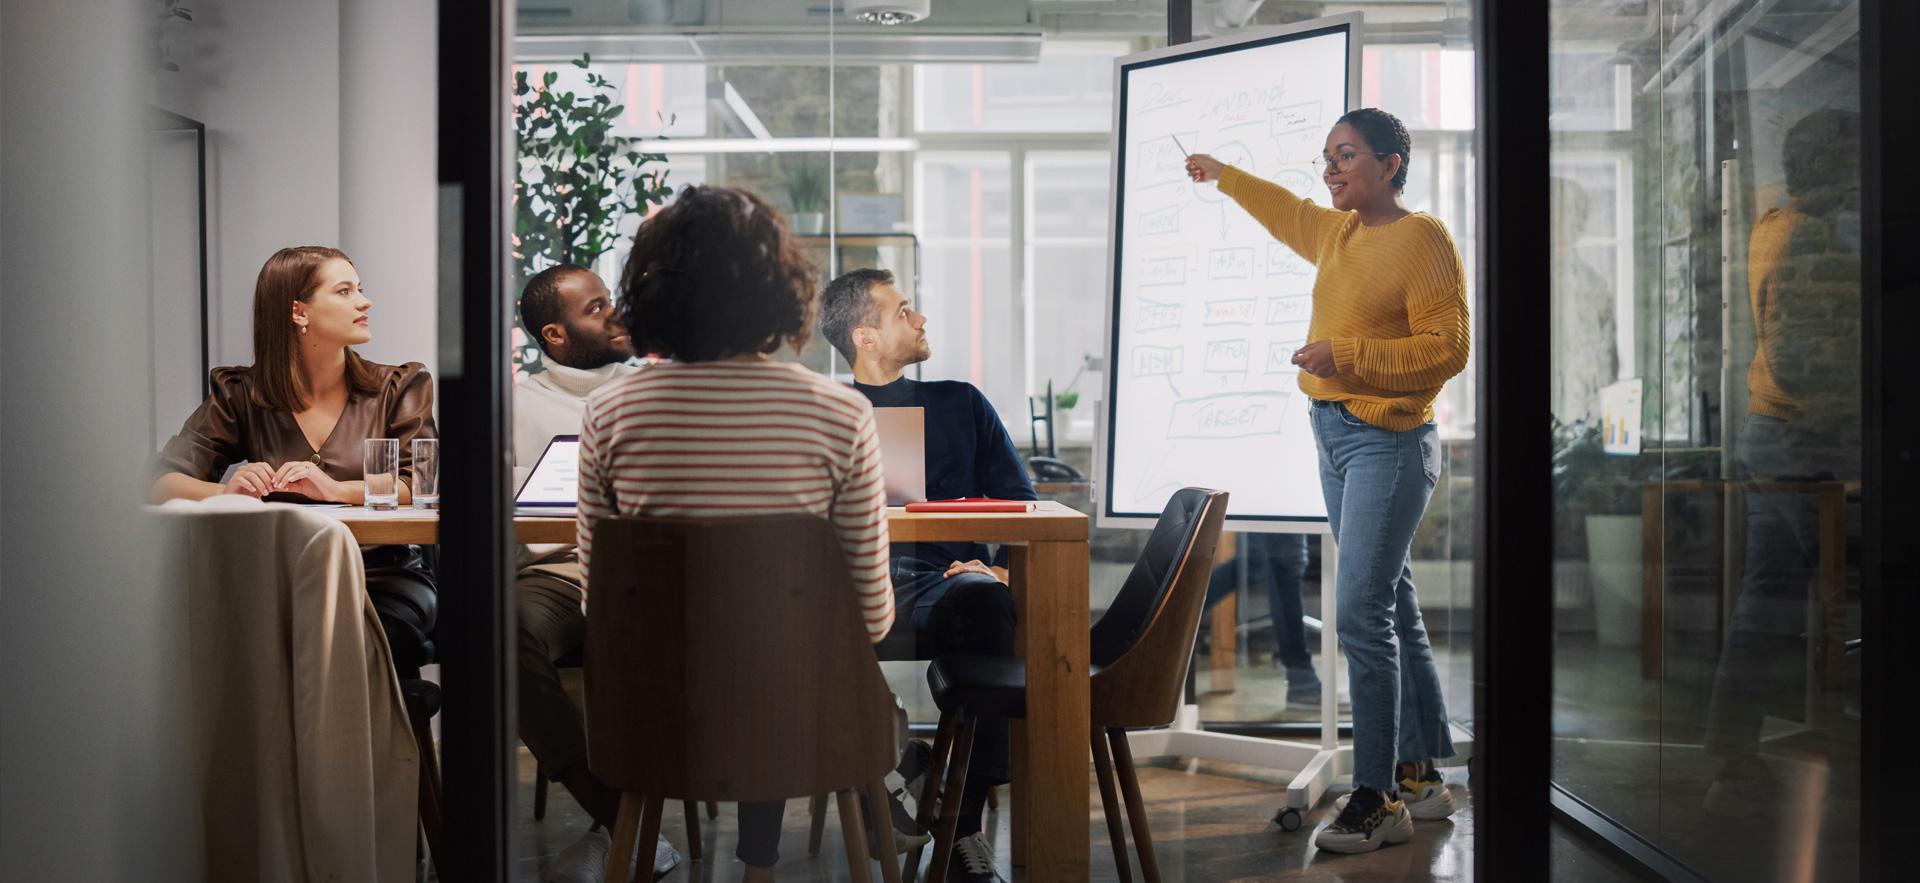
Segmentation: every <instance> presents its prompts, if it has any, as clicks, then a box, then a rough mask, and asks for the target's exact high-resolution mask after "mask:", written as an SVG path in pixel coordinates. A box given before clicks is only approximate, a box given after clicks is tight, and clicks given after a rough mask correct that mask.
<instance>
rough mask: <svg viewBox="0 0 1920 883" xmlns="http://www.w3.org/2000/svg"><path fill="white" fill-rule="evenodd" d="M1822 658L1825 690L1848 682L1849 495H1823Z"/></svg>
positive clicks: (1842, 491) (1836, 490)
mask: <svg viewBox="0 0 1920 883" xmlns="http://www.w3.org/2000/svg"><path fill="white" fill-rule="evenodd" d="M1819 586H1820V636H1821V641H1820V657H1819V660H1820V662H1819V670H1820V680H1821V684H1822V686H1824V687H1825V688H1826V689H1828V690H1841V689H1845V688H1846V682H1847V658H1846V647H1847V492H1846V490H1845V489H1844V488H1840V487H1835V488H1832V489H1830V490H1822V491H1821V492H1820V582H1819Z"/></svg>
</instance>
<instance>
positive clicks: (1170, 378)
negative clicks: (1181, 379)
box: [1161, 374, 1186, 399]
mask: <svg viewBox="0 0 1920 883" xmlns="http://www.w3.org/2000/svg"><path fill="white" fill-rule="evenodd" d="M1161 376H1162V377H1165V378H1167V388H1168V389H1170V390H1173V397H1174V398H1175V399H1184V398H1186V396H1184V395H1181V394H1180V387H1177V386H1174V385H1173V375H1172V374H1163V375H1161Z"/></svg>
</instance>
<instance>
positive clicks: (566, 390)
mask: <svg viewBox="0 0 1920 883" xmlns="http://www.w3.org/2000/svg"><path fill="white" fill-rule="evenodd" d="M639 370H640V368H639V367H638V366H635V365H629V364H626V363H624V362H622V363H616V364H612V365H602V366H600V367H598V368H589V369H584V370H583V369H580V368H569V367H567V366H565V365H562V364H559V363H557V362H553V361H548V362H547V370H545V371H542V372H540V373H539V374H535V375H533V376H531V377H528V378H527V379H525V380H522V381H520V382H519V383H516V384H514V385H513V466H514V469H513V479H514V486H515V487H518V486H519V484H520V482H521V481H522V480H524V479H525V478H526V475H527V473H528V472H529V471H531V470H532V469H533V464H534V463H536V462H538V461H539V459H540V454H541V453H542V452H544V451H545V450H546V449H547V443H548V442H550V441H553V437H554V436H556V435H579V434H580V415H581V414H582V413H583V412H584V411H586V409H587V396H588V395H591V394H592V393H593V391H594V390H596V389H599V388H600V387H601V386H602V385H604V384H605V383H607V382H608V381H610V380H614V379H616V378H620V377H630V376H632V375H633V374H634V373H635V372H637V371H639ZM518 557H519V565H520V567H522V568H529V567H531V568H534V569H536V570H538V571H540V572H542V573H546V574H547V575H549V576H557V577H560V578H562V579H566V580H568V581H569V582H572V583H574V584H576V585H578V584H579V582H580V578H579V572H580V571H579V565H577V564H574V563H573V547H572V546H570V545H554V544H545V543H543V544H539V545H533V546H521V547H520V548H519V556H518Z"/></svg>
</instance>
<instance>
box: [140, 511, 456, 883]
mask: <svg viewBox="0 0 1920 883" xmlns="http://www.w3.org/2000/svg"><path fill="white" fill-rule="evenodd" d="M160 512H161V513H162V517H163V518H165V519H166V520H167V521H168V522H169V528H170V529H171V530H172V531H173V533H172V534H171V536H172V537H173V538H174V542H175V543H176V544H177V545H176V548H178V549H180V550H182V552H183V555H182V558H181V562H182V564H183V566H184V567H185V568H186V577H187V579H186V583H185V584H186V585H187V586H188V604H189V611H188V616H189V622H190V627H189V628H190V638H191V641H192V648H193V650H192V663H191V673H192V674H191V677H192V690H191V695H192V697H193V699H192V702H193V708H192V719H193V728H194V729H193V734H194V742H193V746H194V750H195V752H196V757H197V761H198V766H197V769H196V770H195V771H194V773H195V777H196V780H197V784H198V786H199V788H200V791H201V816H202V822H203V832H204V833H203V835H202V841H203V846H204V848H205V862H206V874H207V879H209V880H261V881H287V883H322V881H389V880H391V881H409V880H412V879H413V876H414V855H415V844H416V842H417V836H418V835H417V831H418V827H417V826H418V817H417V815H416V812H417V808H416V804H415V800H416V796H417V794H418V787H419V772H420V763H419V760H420V758H419V754H418V750H417V749H416V748H415V743H414V740H413V737H412V734H411V731H410V730H409V728H408V722H407V713H406V707H405V704H404V701H403V699H402V698H401V694H400V686H399V683H398V681H397V680H396V679H395V676H394V669H393V660H392V657H391V655H390V654H389V651H388V649H387V641H386V636H385V635H384V634H383V633H382V632H381V630H380V621H379V619H378V618H376V617H375V615H374V610H373V604H372V602H371V601H370V600H369V599H368V597H367V592H366V587H365V584H366V575H365V571H364V569H363V565H362V564H361V559H360V551H359V547H358V546H357V545H355V543H354V541H353V535H352V534H351V533H350V532H349V531H348V530H347V528H346V526H345V525H343V524H341V523H340V522H338V521H336V520H334V519H331V518H327V517H325V516H324V515H320V514H318V513H315V512H311V511H305V510H303V509H301V508H300V507H298V506H286V505H277V504H276V505H269V504H263V503H261V502H260V501H258V500H253V499H248V498H244V497H238V496H221V497H215V498H212V499H209V500H205V501H201V502H199V503H188V502H185V501H174V502H171V503H168V504H166V505H165V506H162V507H161V508H160Z"/></svg>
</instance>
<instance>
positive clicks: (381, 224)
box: [155, 0, 437, 369]
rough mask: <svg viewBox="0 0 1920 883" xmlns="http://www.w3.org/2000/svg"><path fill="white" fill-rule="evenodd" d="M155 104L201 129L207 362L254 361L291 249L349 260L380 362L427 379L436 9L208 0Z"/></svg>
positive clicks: (326, 0)
mask: <svg viewBox="0 0 1920 883" xmlns="http://www.w3.org/2000/svg"><path fill="white" fill-rule="evenodd" d="M192 9H193V13H194V21H193V23H192V24H190V25H185V26H180V27H177V28H176V29H175V30H174V35H175V36H174V37H173V57H174V59H175V60H176V61H177V62H178V63H179V64H180V66H181V68H182V70H181V71H180V72H178V73H172V74H165V73H163V74H160V75H159V76H158V78H157V86H156V89H155V98H156V102H157V103H158V104H160V105H161V106H162V107H165V108H167V109H169V110H172V111H174V112H176V113H180V114H183V115H185V116H189V117H192V118H194V119H196V120H199V121H201V122H203V123H205V124H206V126H207V134H208V163H207V166H208V177H209V179H210V180H209V182H208V187H209V194H208V211H209V215H210V217H209V218H208V237H209V239H210V243H209V246H210V251H209V265H210V273H209V276H210V278H209V280H208V283H209V284H208V288H209V292H210V295H209V296H210V298H211V303H210V309H211V312H212V320H211V322H210V325H211V329H210V335H211V341H210V342H211V347H212V352H213V363H214V364H215V365H234V364H248V363H250V362H252V361H253V343H252V341H253V330H252V328H253V325H252V322H253V317H252V303H253V283H254V279H255V277H256V276H257V274H258V273H259V271H260V265H261V264H262V263H264V262H265V261H266V259H267V257H268V256H269V255H271V254H273V252H274V251H275V250H276V249H279V248H282V247H285V246H289V245H333V246H336V247H339V248H341V249H343V250H345V251H346V252H347V253H348V254H349V255H352V256H353V258H354V262H355V265H356V266H357V267H358V269H359V271H360V276H361V279H362V281H363V282H364V284H365V285H366V287H367V293H368V296H369V297H370V298H371V299H372V300H373V301H374V340H373V343H371V344H370V345H368V346H366V347H364V348H362V351H363V353H364V354H365V355H366V356H367V357H369V358H371V359H373V360H375V361H381V362H401V361H420V362H425V363H426V364H427V366H428V367H429V369H431V368H432V367H433V366H434V315H435V312H434V310H435V301H434V271H433V266H434V262H433V250H434V243H435V236H436V231H435V227H434V161H435V154H434V133H435V118H434V114H435V110H434V109H435V82H436V79H437V78H436V73H437V67H436V57H435V54H434V46H435V40H436V32H435V6H434V4H432V3H430V2H424V0H394V2H386V3H381V2H375V0H201V2H199V3H195V4H193V6H192Z"/></svg>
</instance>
